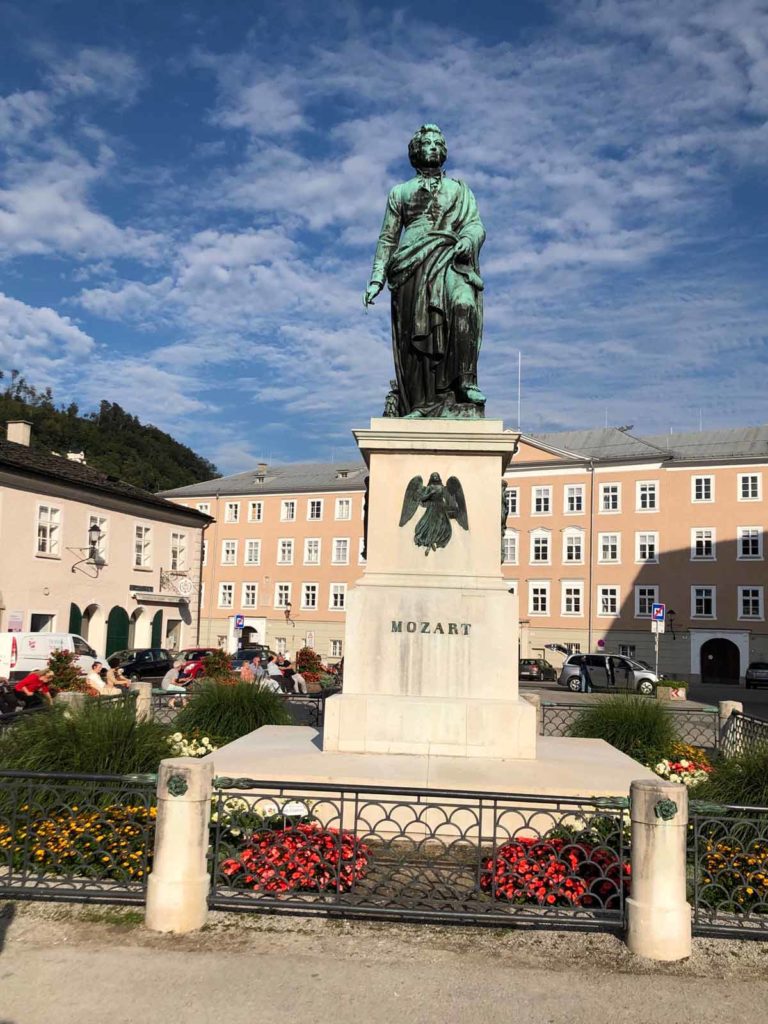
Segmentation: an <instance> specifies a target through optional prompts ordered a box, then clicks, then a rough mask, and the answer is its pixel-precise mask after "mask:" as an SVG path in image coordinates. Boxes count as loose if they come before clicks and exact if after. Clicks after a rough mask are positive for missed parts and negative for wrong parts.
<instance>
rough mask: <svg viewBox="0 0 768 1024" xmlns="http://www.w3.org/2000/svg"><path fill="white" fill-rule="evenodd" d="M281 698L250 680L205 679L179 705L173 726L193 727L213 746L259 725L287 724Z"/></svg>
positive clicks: (186, 729) (185, 730) (182, 729)
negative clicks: (229, 682) (226, 682)
mask: <svg viewBox="0 0 768 1024" xmlns="http://www.w3.org/2000/svg"><path fill="white" fill-rule="evenodd" d="M290 724H291V716H290V715H289V714H288V710H287V708H286V706H285V702H284V700H283V698H282V697H281V696H280V695H279V694H277V693H273V692H272V691H271V690H267V689H265V688H264V687H261V686H257V685H255V684H253V683H242V682H236V683H234V684H233V685H231V686H222V685H220V684H218V683H216V682H213V681H211V680H206V681H205V682H204V683H202V685H201V686H200V689H199V690H196V691H195V692H194V693H193V694H192V696H191V697H190V699H189V703H188V704H187V705H186V707H184V708H182V710H181V711H180V712H179V714H178V715H177V717H176V720H175V722H174V729H176V730H178V731H179V732H182V733H184V734H185V735H186V734H188V733H191V732H192V731H193V730H195V729H197V730H199V731H200V733H201V734H202V735H203V736H208V737H210V739H211V740H213V742H214V744H215V745H216V746H221V745H222V744H224V743H231V742H232V740H236V739H238V738H239V737H240V736H245V735H246V733H249V732H253V730H254V729H260V728H261V727H262V725H290Z"/></svg>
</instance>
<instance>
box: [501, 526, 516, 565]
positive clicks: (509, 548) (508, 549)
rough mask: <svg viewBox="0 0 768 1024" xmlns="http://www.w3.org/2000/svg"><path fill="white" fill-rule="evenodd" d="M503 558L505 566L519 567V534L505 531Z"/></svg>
mask: <svg viewBox="0 0 768 1024" xmlns="http://www.w3.org/2000/svg"><path fill="white" fill-rule="evenodd" d="M501 558H502V561H503V562H504V564H505V565H517V533H516V531H515V530H505V531H504V537H503V538H502V541H501Z"/></svg>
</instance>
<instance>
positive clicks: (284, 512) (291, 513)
mask: <svg viewBox="0 0 768 1024" xmlns="http://www.w3.org/2000/svg"><path fill="white" fill-rule="evenodd" d="M295 518H296V502H295V501H293V499H289V500H287V501H281V502H280V522H281V523H292V522H293V521H294V520H295Z"/></svg>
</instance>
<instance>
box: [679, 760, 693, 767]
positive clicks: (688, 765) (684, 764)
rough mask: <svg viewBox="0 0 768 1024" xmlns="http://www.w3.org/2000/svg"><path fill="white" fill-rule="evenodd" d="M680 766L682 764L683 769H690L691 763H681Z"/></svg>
mask: <svg viewBox="0 0 768 1024" xmlns="http://www.w3.org/2000/svg"><path fill="white" fill-rule="evenodd" d="M679 764H680V767H681V768H690V767H691V762H690V761H680V762H679Z"/></svg>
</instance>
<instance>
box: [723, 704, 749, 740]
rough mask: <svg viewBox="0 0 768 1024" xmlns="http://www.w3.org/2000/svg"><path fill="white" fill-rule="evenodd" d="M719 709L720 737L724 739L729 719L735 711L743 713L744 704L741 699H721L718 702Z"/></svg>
mask: <svg viewBox="0 0 768 1024" xmlns="http://www.w3.org/2000/svg"><path fill="white" fill-rule="evenodd" d="M717 710H718V713H719V716H720V739H721V740H722V738H723V735H724V733H725V727H726V725H727V724H728V719H729V718H730V717H731V715H732V714H733V712H734V711H738V713H739V714H740V715H743V714H744V705H743V704H742V703H741V701H740V700H721V701H718V703H717Z"/></svg>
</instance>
